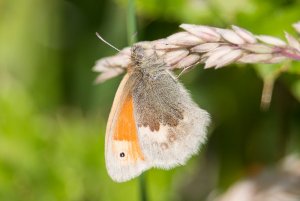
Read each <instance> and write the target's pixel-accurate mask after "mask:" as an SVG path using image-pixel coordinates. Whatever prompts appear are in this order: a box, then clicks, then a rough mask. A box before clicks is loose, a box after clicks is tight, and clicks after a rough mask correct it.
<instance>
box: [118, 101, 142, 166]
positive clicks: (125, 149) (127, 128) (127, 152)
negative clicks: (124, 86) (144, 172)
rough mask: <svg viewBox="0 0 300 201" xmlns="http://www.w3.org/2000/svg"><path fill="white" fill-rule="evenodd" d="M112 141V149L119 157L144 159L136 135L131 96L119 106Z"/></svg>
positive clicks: (133, 159) (134, 159)
mask: <svg viewBox="0 0 300 201" xmlns="http://www.w3.org/2000/svg"><path fill="white" fill-rule="evenodd" d="M113 141H114V146H113V150H114V152H118V153H117V154H119V155H120V157H124V159H127V160H132V161H136V160H137V159H140V160H144V155H143V153H142V151H141V148H140V145H139V141H138V136H137V128H136V123H135V119H134V114H133V99H132V96H129V97H127V98H126V100H125V101H124V103H123V105H122V106H121V110H120V113H119V116H118V118H117V121H116V127H115V130H114V135H113Z"/></svg>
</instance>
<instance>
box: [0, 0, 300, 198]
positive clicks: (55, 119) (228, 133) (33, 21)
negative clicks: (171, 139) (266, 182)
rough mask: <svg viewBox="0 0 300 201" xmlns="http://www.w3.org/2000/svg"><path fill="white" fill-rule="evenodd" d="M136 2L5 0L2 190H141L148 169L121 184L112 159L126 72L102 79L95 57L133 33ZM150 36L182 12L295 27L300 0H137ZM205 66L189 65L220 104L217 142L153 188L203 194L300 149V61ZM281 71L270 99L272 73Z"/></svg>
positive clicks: (165, 194)
mask: <svg viewBox="0 0 300 201" xmlns="http://www.w3.org/2000/svg"><path fill="white" fill-rule="evenodd" d="M126 6H127V2H126V1H123V0H118V1H109V0H106V1H105V0H103V1H77V0H72V1H59V0H53V1H47V0H28V1H19V0H2V1H1V2H0V44H1V45H0V200H5V201H6V200H9V201H18V200H26V201H31V200H32V201H34V200H39V201H51V200H53V201H54V200H55V201H57V200H62V201H68V200H70V201H77V200H78V201H83V200H89V201H94V200H95V201H96V200H97V201H98V200H105V201H109V200H113V201H117V200H139V189H138V181H137V180H136V179H135V180H133V181H130V182H127V183H123V184H117V183H114V182H113V181H111V179H110V178H109V177H108V175H107V173H106V169H105V163H104V132H105V124H106V119H107V117H108V113H109V109H110V106H111V104H112V100H113V96H114V93H115V91H116V88H117V85H118V83H119V80H120V78H117V79H114V80H110V81H107V82H106V83H104V84H102V85H97V86H96V85H93V84H92V83H93V80H94V79H95V77H96V75H95V73H93V72H91V67H92V66H93V65H94V62H95V61H96V60H97V59H98V58H100V57H104V56H108V55H112V54H115V51H114V50H112V49H110V48H109V47H107V46H105V45H104V44H103V43H101V42H99V41H98V39H97V38H96V37H95V35H94V33H95V32H96V31H98V32H100V33H101V35H103V36H104V38H106V39H107V40H108V41H109V42H111V43H112V44H114V45H115V46H117V47H119V48H122V47H123V46H125V45H126V38H127V36H126V34H125V33H126V30H125V29H126V20H125V19H126V17H125V16H126V13H125V11H126ZM136 6H137V13H138V21H139V30H138V35H139V38H140V39H141V40H151V39H158V38H159V37H165V36H167V35H170V34H172V33H174V32H175V31H177V30H178V28H177V27H178V25H179V24H181V23H183V22H184V23H195V24H208V25H212V26H220V27H228V26H229V25H231V24H236V25H239V26H242V27H245V28H247V29H249V30H250V31H252V32H254V33H257V34H270V35H274V36H279V37H282V36H283V31H284V30H286V31H288V32H291V33H294V32H293V30H292V28H291V24H292V23H294V22H296V21H298V20H300V13H299V6H300V3H299V1H296V0H288V1H285V0H276V1H273V0H268V1H258V0H244V1H237V0H229V1H221V0H213V1H192V0H191V1H183V0H176V1H171V0H168V1H158V0H156V1H154V0H143V1H142V0H138V1H137V2H136ZM283 65H288V66H287V68H286V70H284V71H281V70H280V69H282V65H261V64H259V65H238V66H233V65H232V66H229V67H227V68H224V69H220V70H203V69H201V66H199V67H197V68H196V69H193V72H190V73H188V74H186V75H185V76H183V77H182V81H183V82H184V84H185V85H186V87H187V88H188V89H190V91H191V93H192V96H193V98H194V99H195V101H196V102H197V103H199V105H200V106H201V107H202V108H204V109H206V110H208V111H209V112H210V113H211V115H212V120H213V124H212V126H211V128H210V135H209V138H208V142H207V144H206V145H205V146H204V148H202V150H201V152H200V154H199V156H197V157H194V158H193V159H192V160H191V161H189V162H188V164H187V165H186V166H183V167H179V168H176V169H175V170H171V171H164V170H151V171H148V172H147V173H146V179H147V188H148V189H147V190H148V193H149V200H200V198H201V199H204V198H205V197H206V196H207V195H208V194H209V193H210V192H211V191H212V190H213V189H215V188H222V189H225V188H226V187H228V186H229V185H230V184H231V183H232V182H234V181H236V180H237V179H239V178H241V177H242V176H244V175H247V174H248V173H249V172H251V171H252V170H253V169H257V167H259V168H260V167H264V166H267V165H272V164H274V163H275V162H277V161H278V160H279V159H281V158H282V157H283V156H285V155H286V154H288V153H290V152H298V153H299V151H300V149H299V147H300V136H299V133H300V124H299V121H300V104H299V101H300V81H299V80H300V79H299V76H300V64H299V63H297V62H290V63H285V64H283ZM269 77H271V78H272V79H274V80H273V81H274V82H275V84H274V92H273V98H272V102H271V106H270V108H269V110H268V111H261V110H260V97H261V92H262V87H263V81H265V80H266V79H267V78H269Z"/></svg>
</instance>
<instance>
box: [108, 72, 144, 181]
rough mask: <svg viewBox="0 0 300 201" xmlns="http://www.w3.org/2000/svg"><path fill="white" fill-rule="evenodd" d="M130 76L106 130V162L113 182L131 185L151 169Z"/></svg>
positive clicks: (114, 104) (126, 80)
mask: <svg viewBox="0 0 300 201" xmlns="http://www.w3.org/2000/svg"><path fill="white" fill-rule="evenodd" d="M131 87H132V80H130V78H129V75H125V77H124V78H123V80H122V82H121V84H120V86H119V88H118V90H117V93H116V96H115V99H114V102H113V107H112V109H111V112H110V115H109V120H108V124H107V128H106V138H105V139H106V141H105V161H106V167H107V170H108V173H109V175H110V176H111V178H112V179H113V180H115V181H117V182H123V181H127V180H129V179H131V178H133V177H136V176H138V175H139V174H141V172H143V171H144V170H146V169H148V168H149V165H148V164H147V162H146V160H145V156H144V155H143V153H142V150H141V147H140V144H139V140H138V134H137V127H136V121H135V117H134V112H133V97H132V93H131V90H130V88H131Z"/></svg>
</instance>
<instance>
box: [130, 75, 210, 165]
mask: <svg viewBox="0 0 300 201" xmlns="http://www.w3.org/2000/svg"><path fill="white" fill-rule="evenodd" d="M145 79H148V80H145ZM133 99H134V108H135V117H136V121H137V126H138V135H139V142H140V144H141V149H142V151H143V153H144V155H145V157H147V158H148V160H149V163H151V166H153V167H159V168H164V169H169V168H172V167H174V166H177V165H179V164H184V163H185V162H186V161H187V160H188V159H189V158H190V157H191V155H193V154H195V153H197V151H198V149H199V147H200V144H202V143H204V141H205V138H206V137H205V136H206V127H207V126H208V124H209V121H210V118H209V115H208V113H207V112H206V111H204V110H202V109H200V108H199V107H198V106H197V105H196V104H195V103H194V102H193V101H192V99H191V97H190V95H189V94H188V92H187V91H186V89H184V87H183V86H182V85H181V84H180V83H179V82H178V81H177V80H176V79H173V77H172V76H171V75H170V72H167V71H165V73H161V74H160V75H159V76H158V77H155V79H153V78H151V77H148V78H147V77H144V78H143V80H141V81H140V82H138V83H137V84H136V86H135V87H134V91H133Z"/></svg>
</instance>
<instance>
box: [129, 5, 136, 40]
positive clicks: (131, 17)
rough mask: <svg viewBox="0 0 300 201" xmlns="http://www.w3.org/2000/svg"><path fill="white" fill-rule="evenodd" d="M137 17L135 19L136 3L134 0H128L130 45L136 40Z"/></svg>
mask: <svg viewBox="0 0 300 201" xmlns="http://www.w3.org/2000/svg"><path fill="white" fill-rule="evenodd" d="M135 34H136V19H135V3H134V0H128V10H127V41H128V43H129V45H132V44H133V43H135V42H136V37H135Z"/></svg>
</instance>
